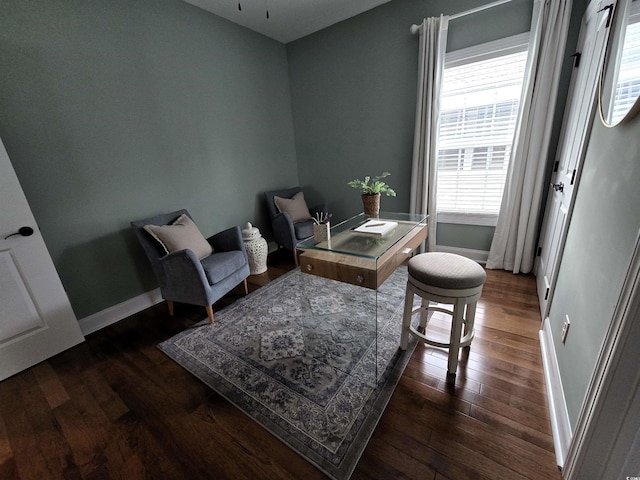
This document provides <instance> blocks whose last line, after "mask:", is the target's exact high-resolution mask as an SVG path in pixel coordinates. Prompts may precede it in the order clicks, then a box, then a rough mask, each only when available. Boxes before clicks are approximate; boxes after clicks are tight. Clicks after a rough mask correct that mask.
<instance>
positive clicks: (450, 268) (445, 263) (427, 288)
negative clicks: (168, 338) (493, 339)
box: [400, 252, 487, 377]
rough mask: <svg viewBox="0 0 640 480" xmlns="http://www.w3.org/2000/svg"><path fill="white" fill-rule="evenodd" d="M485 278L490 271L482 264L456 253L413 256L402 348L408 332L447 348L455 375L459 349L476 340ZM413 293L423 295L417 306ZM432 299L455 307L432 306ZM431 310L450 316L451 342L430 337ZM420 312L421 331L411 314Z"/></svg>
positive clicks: (401, 341) (410, 264) (452, 374)
mask: <svg viewBox="0 0 640 480" xmlns="http://www.w3.org/2000/svg"><path fill="white" fill-rule="evenodd" d="M486 278H487V274H486V272H485V271H484V269H483V268H482V267H481V266H480V265H478V264H477V263H476V262H474V261H473V260H469V259H468V258H465V257H463V256H460V255H455V254H453V253H443V252H429V253H421V254H419V255H416V256H415V257H413V258H411V259H410V260H409V279H408V280H407V292H406V296H405V300H404V316H403V318H402V335H401V337H400V348H401V349H402V350H406V349H407V342H408V341H409V334H412V335H415V336H416V337H418V338H420V339H421V340H422V341H423V342H425V343H427V344H429V345H433V346H436V347H442V348H448V349H449V360H448V363H447V373H448V375H449V376H451V377H454V376H455V374H456V370H457V368H458V353H459V350H460V349H461V348H463V347H467V346H469V345H471V341H472V340H473V335H474V328H473V322H474V320H475V314H476V302H477V301H478V299H479V298H480V295H481V293H482V287H483V286H484V282H485V280H486ZM414 295H418V296H420V297H421V298H422V302H421V305H420V306H419V307H417V308H415V309H414V308H413V298H414ZM431 301H433V302H437V303H444V304H449V305H453V309H452V310H448V309H446V308H442V307H438V306H430V303H429V302H431ZM429 311H437V312H443V313H446V314H448V315H451V317H452V320H451V335H450V338H449V343H442V342H437V341H435V340H432V339H430V338H429V337H427V331H426V329H427V322H428V319H427V313H428V312H429ZM417 312H420V330H422V331H418V330H417V329H416V328H414V327H413V326H412V325H411V317H412V316H413V314H414V313H417ZM463 326H464V336H463V332H462V327H463ZM461 337H462V338H461Z"/></svg>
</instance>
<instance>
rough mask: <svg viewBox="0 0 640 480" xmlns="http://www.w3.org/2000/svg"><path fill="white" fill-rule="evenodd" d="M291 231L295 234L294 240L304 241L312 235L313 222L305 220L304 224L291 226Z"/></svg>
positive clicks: (299, 223)
mask: <svg viewBox="0 0 640 480" xmlns="http://www.w3.org/2000/svg"><path fill="white" fill-rule="evenodd" d="M293 230H294V232H296V238H297V239H298V240H304V239H305V238H309V237H310V236H312V235H313V220H307V221H306V222H298V223H294V224H293Z"/></svg>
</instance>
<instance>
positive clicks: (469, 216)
mask: <svg viewBox="0 0 640 480" xmlns="http://www.w3.org/2000/svg"><path fill="white" fill-rule="evenodd" d="M438 223H452V224H457V225H481V226H484V227H495V226H496V224H497V223H498V215H492V214H482V213H457V212H455V213H454V212H438Z"/></svg>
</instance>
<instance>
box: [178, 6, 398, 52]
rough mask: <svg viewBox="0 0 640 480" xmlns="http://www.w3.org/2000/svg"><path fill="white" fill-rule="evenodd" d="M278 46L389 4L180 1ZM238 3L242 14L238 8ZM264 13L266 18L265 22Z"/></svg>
mask: <svg viewBox="0 0 640 480" xmlns="http://www.w3.org/2000/svg"><path fill="white" fill-rule="evenodd" d="M184 1H185V2H187V3H190V4H192V5H195V6H197V7H200V8H203V9H204V10H207V11H209V12H211V13H215V14H216V15H218V16H220V17H223V18H226V19H227V20H230V21H232V22H234V23H237V24H239V25H242V26H243V27H247V28H250V29H251V30H254V31H256V32H258V33H262V34H263V35H266V36H267V37H271V38H273V39H275V40H278V41H280V42H282V43H288V42H291V41H293V40H297V39H298V38H302V37H304V36H306V35H309V34H310V33H314V32H317V31H318V30H322V29H323V28H326V27H328V26H330V25H333V24H334V23H338V22H341V21H342V20H346V19H347V18H350V17H353V16H355V15H358V14H360V13H362V12H366V11H367V10H370V9H372V8H374V7H377V6H378V5H382V4H383V3H387V2H389V1H390V0H184ZM238 3H239V4H240V6H241V7H242V10H240V9H239V8H238ZM267 11H268V12H269V18H267Z"/></svg>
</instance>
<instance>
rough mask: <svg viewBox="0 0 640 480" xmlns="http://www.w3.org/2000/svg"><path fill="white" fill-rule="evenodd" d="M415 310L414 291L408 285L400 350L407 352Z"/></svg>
mask: <svg viewBox="0 0 640 480" xmlns="http://www.w3.org/2000/svg"><path fill="white" fill-rule="evenodd" d="M412 310H413V290H411V287H410V286H409V284H408V283H407V291H406V293H405V295H404V313H403V314H402V333H401V334H400V349H401V350H406V349H407V344H408V343H409V327H410V326H411V312H412Z"/></svg>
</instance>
